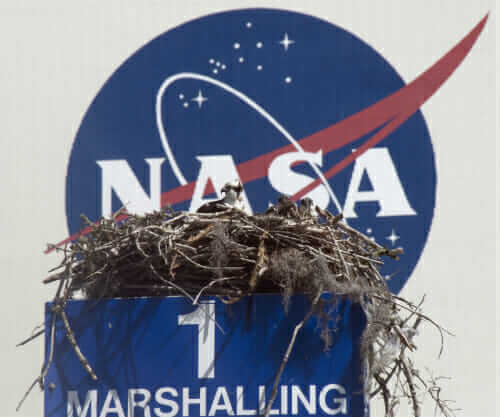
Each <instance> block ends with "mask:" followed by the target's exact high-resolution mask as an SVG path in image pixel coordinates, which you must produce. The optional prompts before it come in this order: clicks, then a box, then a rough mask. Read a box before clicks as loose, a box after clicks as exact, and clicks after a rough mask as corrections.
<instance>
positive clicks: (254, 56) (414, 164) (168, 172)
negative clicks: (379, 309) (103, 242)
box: [66, 9, 486, 292]
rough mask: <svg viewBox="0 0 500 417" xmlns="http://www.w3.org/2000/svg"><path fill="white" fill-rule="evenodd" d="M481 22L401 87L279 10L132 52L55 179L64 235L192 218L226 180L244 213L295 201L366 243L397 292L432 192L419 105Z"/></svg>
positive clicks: (420, 242)
mask: <svg viewBox="0 0 500 417" xmlns="http://www.w3.org/2000/svg"><path fill="white" fill-rule="evenodd" d="M485 22H486V18H484V19H483V20H482V21H481V22H480V23H479V24H478V25H477V26H476V27H475V28H474V29H473V30H472V31H471V32H470V33H469V34H468V35H467V36H466V37H465V38H464V39H463V40H462V41H461V42H460V43H459V44H458V45H457V46H456V47H455V48H453V49H452V50H451V51H450V52H449V53H448V54H446V55H445V56H444V57H443V58H442V59H441V60H440V61H438V62H437V63H436V64H434V66H432V67H431V68H430V69H429V70H427V71H426V72H424V73H423V74H422V75H421V76H420V77H418V78H417V79H416V80H414V81H413V82H411V83H410V84H408V85H405V83H404V81H403V80H402V78H401V77H400V76H399V75H398V74H397V72H396V71H395V70H394V69H393V68H392V67H391V65H390V64H389V63H388V62H387V61H386V60H385V59H384V58H383V57H382V56H381V55H380V54H379V53H377V52H376V51H375V50H374V49H373V48H371V47H370V46H369V45H367V44H366V43H365V42H363V41H361V40H360V39H358V38H356V37H355V36H353V35H352V34H350V33H349V32H347V31H345V30H343V29H341V28H339V27H337V26H335V25H333V24H331V23H328V22H325V21H323V20H320V19H317V18H314V17H311V16H307V15H303V14H299V13H294V12H289V11H283V10H270V9H249V10H238V11H229V12H224V13H219V14H214V15H210V16H206V17H203V18H200V19H197V20H194V21H191V22H189V23H186V24H184V25H182V26H179V27H177V28H175V29H172V30H170V31H168V32H166V33H164V34H163V35H161V36H159V37H158V38H156V39H154V40H153V41H151V42H149V43H148V44H147V45H145V46H144V47H142V48H141V49H139V50H138V51H137V52H136V53H135V54H133V55H132V56H131V57H130V58H129V59H128V60H127V61H125V63H123V64H122V65H121V66H120V67H119V68H118V70H117V71H116V72H115V73H114V74H113V75H112V76H111V78H110V79H109V80H108V81H107V82H106V83H105V85H104V86H103V88H102V89H101V91H100V92H99V94H98V95H97V97H96V98H95V99H94V101H93V102H92V104H91V106H90V108H89V109H88V111H87V113H86V115H85V117H84V119H83V121H82V124H81V126H80V129H79V131H78V134H77V137H76V140H75V142H74V145H73V149H72V152H71V157H70V161H69V166H68V172H67V183H66V213H67V221H68V227H69V230H70V233H71V234H75V233H78V232H79V230H80V228H81V222H80V214H81V213H84V214H86V215H87V216H88V217H89V218H90V219H92V220H96V219H98V218H99V217H100V216H109V215H110V214H111V213H112V212H114V211H116V210H118V209H119V208H120V207H122V206H124V205H125V206H126V207H127V209H128V211H129V212H135V213H144V212H147V211H152V210H158V209H160V208H161V207H162V206H164V205H165V204H167V203H168V204H171V205H172V206H173V207H174V208H175V209H179V210H195V209H196V208H198V207H199V206H200V205H201V204H203V203H204V202H206V201H209V200H211V199H214V198H217V197H218V195H217V191H218V190H220V189H221V188H222V186H223V184H224V183H225V182H226V181H231V180H235V179H240V180H241V182H242V183H243V184H244V192H243V199H244V203H245V205H246V208H247V210H248V211H249V212H261V211H264V210H265V209H266V208H267V207H268V205H269V204H270V203H271V202H275V201H276V200H277V197H278V196H279V195H280V194H288V195H291V196H293V197H294V198H295V199H298V198H301V197H303V196H305V195H307V196H309V197H311V198H312V199H313V200H314V202H315V203H316V204H317V205H318V206H320V207H322V208H328V209H329V210H330V211H332V212H334V213H337V212H343V213H344V216H345V218H346V220H347V222H348V223H350V224H351V225H352V226H354V227H355V228H357V229H358V230H360V231H362V232H364V233H366V234H368V235H369V236H371V237H372V238H373V239H376V240H377V241H378V242H379V243H381V244H383V245H385V246H388V247H394V246H402V247H403V248H404V250H405V255H404V257H403V258H402V259H401V260H400V261H399V262H398V263H393V262H392V261H388V262H387V263H386V264H385V265H384V266H383V268H382V274H384V275H386V276H387V277H388V278H390V280H389V281H388V282H389V285H390V288H391V289H392V290H393V291H395V292H397V291H399V290H400V289H401V288H402V286H403V285H404V283H405V282H406V281H407V279H408V278H409V276H410V275H411V273H412V271H413V269H414V267H415V265H416V264H417V261H418V259H419V257H420V255H421V253H422V250H423V248H424V245H425V242H426V239H427V235H428V233H429V229H430V226H431V222H432V217H433V211H434V205H435V196H436V167H435V161H434V152H433V148H432V143H431V138H430V136H429V132H428V129H427V126H426V123H425V120H424V118H423V116H422V114H421V112H420V111H419V107H420V106H421V105H422V103H423V102H425V101H426V100H427V99H428V98H429V97H430V96H431V95H432V94H433V93H434V92H435V91H436V90H437V89H438V88H439V86H440V85H441V84H442V83H443V82H444V81H445V80H446V79H447V78H448V77H449V75H450V74H451V73H452V72H453V70H454V69H455V68H456V67H457V66H458V65H459V64H460V62H461V61H462V60H463V59H464V57H465V55H466V54H467V52H468V51H469V50H470V48H471V47H472V45H473V44H474V42H475V40H476V39H477V37H478V36H479V33H480V32H481V30H482V27H483V26H484V24H485Z"/></svg>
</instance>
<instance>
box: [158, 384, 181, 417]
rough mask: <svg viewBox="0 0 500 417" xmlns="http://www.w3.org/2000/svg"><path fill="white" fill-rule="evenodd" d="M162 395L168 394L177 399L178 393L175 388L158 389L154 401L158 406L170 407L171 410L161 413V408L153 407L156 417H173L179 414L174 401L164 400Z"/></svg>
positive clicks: (177, 405) (177, 406)
mask: <svg viewBox="0 0 500 417" xmlns="http://www.w3.org/2000/svg"><path fill="white" fill-rule="evenodd" d="M163 394H170V395H171V396H172V397H178V396H179V393H178V392H177V390H176V389H175V388H170V387H163V388H160V389H159V390H158V391H156V393H155V400H156V402H157V403H158V404H160V405H164V406H167V407H170V408H171V410H170V411H168V412H165V411H162V410H161V408H159V407H155V408H154V409H153V411H154V412H155V414H156V416H157V417H174V416H176V415H177V413H178V412H179V404H177V402H176V401H174V400H169V399H168V398H165V397H164V396H163Z"/></svg>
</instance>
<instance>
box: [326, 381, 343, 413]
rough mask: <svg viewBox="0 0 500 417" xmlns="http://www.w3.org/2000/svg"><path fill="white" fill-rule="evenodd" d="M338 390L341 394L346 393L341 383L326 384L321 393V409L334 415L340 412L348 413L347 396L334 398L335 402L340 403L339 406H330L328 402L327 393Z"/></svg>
mask: <svg viewBox="0 0 500 417" xmlns="http://www.w3.org/2000/svg"><path fill="white" fill-rule="evenodd" d="M332 390H335V391H338V392H339V393H340V394H342V395H345V394H346V392H345V389H344V387H342V386H341V385H337V384H328V385H326V386H325V387H324V388H323V389H322V390H321V392H320V393H319V406H320V407H321V409H322V410H323V411H324V412H325V413H326V414H328V415H330V416H334V415H337V414H339V413H342V414H347V400H346V398H345V397H342V398H334V400H333V402H334V403H335V404H338V407H337V408H330V407H329V406H328V405H327V403H326V395H327V394H328V393H329V392H330V391H332Z"/></svg>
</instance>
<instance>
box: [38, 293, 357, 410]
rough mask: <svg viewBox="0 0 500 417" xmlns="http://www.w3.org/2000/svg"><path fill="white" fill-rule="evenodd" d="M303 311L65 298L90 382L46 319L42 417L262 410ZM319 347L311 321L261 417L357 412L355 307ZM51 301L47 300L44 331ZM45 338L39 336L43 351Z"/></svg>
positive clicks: (249, 301) (259, 304)
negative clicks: (266, 416) (50, 357)
mask: <svg viewBox="0 0 500 417" xmlns="http://www.w3.org/2000/svg"><path fill="white" fill-rule="evenodd" d="M308 310H309V301H308V300H307V299H306V298H305V297H303V296H295V297H293V298H292V302H291V305H290V309H289V312H288V314H287V315H285V314H284V311H283V305H282V301H281V297H280V296H278V295H255V296H253V297H249V298H246V299H244V300H243V301H241V302H238V303H236V304H233V305H225V304H223V303H222V302H220V301H219V300H217V299H216V298H206V299H204V300H203V301H202V302H201V303H200V305H196V306H193V305H192V303H191V302H190V301H189V300H187V299H186V298H183V297H169V298H136V299H113V300H101V301H95V300H94V301H90V300H89V301H70V302H68V304H67V308H66V311H67V315H68V318H69V322H70V324H71V326H72V328H73V330H74V332H75V334H76V339H77V342H78V345H79V347H80V348H81V351H82V352H83V354H84V355H85V356H86V358H87V359H88V361H89V362H90V364H91V365H92V367H93V369H94V370H95V372H96V374H97V376H98V380H97V381H94V380H92V378H91V377H90V376H89V375H88V373H87V372H86V371H85V369H84V368H83V366H82V365H81V363H80V362H79V360H78V358H77V356H76V354H75V352H74V351H73V348H72V346H71V345H70V343H69V342H68V340H67V338H66V335H65V330H64V327H63V325H62V323H58V325H57V329H56V338H55V355H54V362H53V365H52V367H51V368H50V370H49V373H48V375H47V378H46V384H45V417H62V416H64V417H66V416H67V417H108V416H112V417H174V416H251V415H259V414H262V413H263V409H264V408H265V405H266V403H267V400H268V399H269V397H270V395H271V390H272V386H273V383H274V379H275V375H276V372H277V371H278V369H279V367H280V364H281V361H282V360H283V356H284V353H285V351H286V349H287V347H288V344H289V342H290V338H291V336H292V333H293V330H294V328H295V326H296V325H297V324H298V323H299V322H300V321H301V320H302V319H303V317H304V316H305V315H306V314H307V312H308ZM338 312H339V313H340V317H341V318H340V319H339V321H336V322H332V323H329V326H330V330H331V331H332V346H331V348H330V349H329V350H328V351H325V350H324V343H323V341H322V340H321V338H320V333H321V326H319V323H318V321H317V319H316V318H314V316H313V317H312V318H311V319H310V320H309V321H308V322H307V324H306V325H305V326H304V328H303V329H302V330H301V332H300V333H299V334H298V337H297V340H296V342H295V346H294V349H293V351H292V354H291V357H290V359H289V361H288V364H287V366H286V368H285V370H284V372H283V374H282V377H281V380H280V382H279V385H278V391H277V396H276V399H275V401H274V404H273V407H272V411H271V415H277V416H278V415H280V416H292V415H293V416H330V415H342V416H351V417H359V416H361V415H363V412H364V402H363V395H362V384H361V377H360V375H361V371H360V361H359V340H360V335H361V332H362V329H363V326H364V318H363V315H362V312H361V310H360V309H359V308H358V307H356V306H353V305H351V304H350V303H347V302H343V303H341V304H340V305H339V306H338ZM51 315H52V312H51V304H50V303H49V304H47V317H46V319H47V324H48V326H47V328H50V321H51ZM49 344H50V338H49V337H47V339H46V349H47V352H48V348H49Z"/></svg>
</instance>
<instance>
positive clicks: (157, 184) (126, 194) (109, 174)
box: [96, 158, 165, 217]
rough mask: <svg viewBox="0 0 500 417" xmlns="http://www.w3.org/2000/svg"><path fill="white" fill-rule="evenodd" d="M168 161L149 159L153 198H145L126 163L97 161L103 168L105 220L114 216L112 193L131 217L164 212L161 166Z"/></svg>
mask: <svg viewBox="0 0 500 417" xmlns="http://www.w3.org/2000/svg"><path fill="white" fill-rule="evenodd" d="M164 160H165V158H148V159H146V163H147V164H148V165H149V189H150V196H148V195H147V194H146V192H145V191H144V189H143V188H142V186H141V184H140V182H139V180H138V179H137V177H136V176H135V174H134V172H133V171H132V169H131V168H130V165H129V164H128V162H127V161H125V160H123V159H118V160H109V161H96V162H97V165H99V166H100V167H101V175H102V182H101V187H102V188H101V201H102V203H101V210H102V213H101V214H102V216H105V217H109V216H111V214H112V213H113V207H112V197H113V191H114V192H115V193H116V195H117V196H118V198H119V199H120V201H121V202H122V203H123V204H124V205H125V206H126V207H127V210H128V211H129V212H130V213H135V214H144V213H148V212H152V211H154V210H160V208H161V165H162V164H163V161H164Z"/></svg>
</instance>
